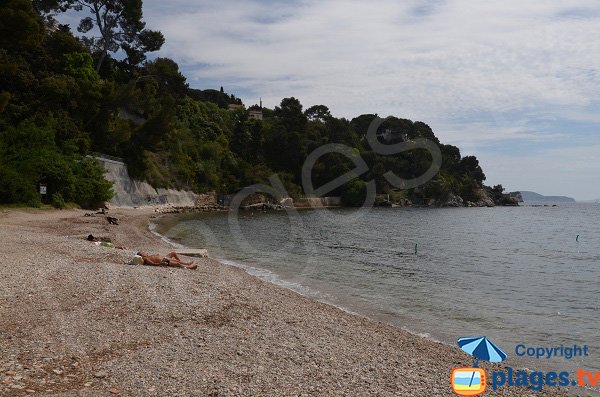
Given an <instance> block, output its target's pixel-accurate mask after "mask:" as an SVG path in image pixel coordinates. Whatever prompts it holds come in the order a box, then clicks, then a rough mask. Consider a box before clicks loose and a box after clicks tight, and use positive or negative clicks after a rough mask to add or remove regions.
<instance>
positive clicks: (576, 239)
mask: <svg viewBox="0 0 600 397" xmlns="http://www.w3.org/2000/svg"><path fill="white" fill-rule="evenodd" d="M575 241H577V242H579V234H578V235H577V237H575Z"/></svg>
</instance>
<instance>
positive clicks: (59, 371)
mask: <svg viewBox="0 0 600 397" xmlns="http://www.w3.org/2000/svg"><path fill="white" fill-rule="evenodd" d="M52 372H54V373H55V374H56V375H62V374H63V371H61V370H60V369H53V370H52Z"/></svg>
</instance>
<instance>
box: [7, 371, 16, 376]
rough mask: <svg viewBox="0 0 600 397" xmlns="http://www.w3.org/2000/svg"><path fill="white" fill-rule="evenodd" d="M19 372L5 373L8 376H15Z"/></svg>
mask: <svg viewBox="0 0 600 397" xmlns="http://www.w3.org/2000/svg"><path fill="white" fill-rule="evenodd" d="M16 374H17V373H16V372H15V371H6V373H5V374H4V375H6V376H15V375H16Z"/></svg>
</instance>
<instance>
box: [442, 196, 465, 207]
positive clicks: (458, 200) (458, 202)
mask: <svg viewBox="0 0 600 397" xmlns="http://www.w3.org/2000/svg"><path fill="white" fill-rule="evenodd" d="M463 206H464V204H463V199H462V197H460V196H457V195H455V194H453V193H450V194H449V195H448V198H447V199H446V200H445V201H444V202H442V203H441V204H440V207H463Z"/></svg>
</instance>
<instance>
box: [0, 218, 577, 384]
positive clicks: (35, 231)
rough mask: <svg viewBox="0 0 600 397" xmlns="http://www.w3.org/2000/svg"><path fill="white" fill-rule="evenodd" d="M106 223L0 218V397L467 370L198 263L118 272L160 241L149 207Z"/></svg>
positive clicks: (434, 375) (372, 326)
mask: <svg viewBox="0 0 600 397" xmlns="http://www.w3.org/2000/svg"><path fill="white" fill-rule="evenodd" d="M111 215H112V216H115V217H117V218H118V219H119V225H109V224H108V223H107V222H106V220H105V219H104V218H103V217H85V216H84V212H83V211H78V210H69V211H39V210H38V211H14V212H3V213H0V226H1V227H0V238H1V239H2V241H3V244H2V246H1V248H0V252H1V253H2V256H3V257H4V258H10V261H4V263H3V264H2V266H0V291H2V292H1V294H0V334H1V335H2V338H1V339H0V394H1V395H3V396H26V395H36V396H37V395H40V396H100V395H102V396H110V395H115V396H167V395H168V396H258V395H260V396H301V395H302V396H333V395H335V396H451V395H453V394H452V392H451V389H450V385H449V376H450V372H451V370H452V368H454V367H460V366H470V365H471V359H470V358H469V357H468V356H467V355H466V354H464V353H462V352H461V351H459V350H458V349H456V348H454V347H451V346H447V345H445V344H441V343H437V342H433V341H430V340H427V339H423V338H421V337H418V336H415V335H412V334H410V333H408V332H406V331H403V330H401V329H399V328H397V327H394V326H390V325H387V324H384V323H381V322H376V321H372V320H369V319H366V318H363V317H360V316H356V315H352V314H349V313H347V312H344V311H342V310H339V309H337V308H335V307H332V306H330V305H326V304H323V303H319V302H316V301H313V300H311V299H308V298H306V297H303V296H301V295H299V294H297V293H295V292H292V291H290V290H287V289H284V288H281V287H278V286H275V285H272V284H269V283H266V282H264V281H261V280H259V279H257V278H255V277H253V276H250V275H248V274H247V273H245V272H244V271H242V270H240V269H237V268H234V267H231V266H226V265H223V264H221V263H219V262H217V261H215V260H212V259H209V258H204V259H199V260H198V259H197V258H195V260H196V261H197V263H198V264H199V266H198V270H195V271H192V270H184V269H173V268H164V267H156V268H155V267H147V266H128V265H126V263H127V262H128V261H129V260H130V258H131V255H132V253H134V252H135V251H136V250H140V249H144V250H147V251H152V252H162V253H164V252H166V251H168V250H169V249H170V247H169V246H167V245H166V244H165V243H164V242H163V241H161V240H160V239H158V238H157V237H156V236H154V235H153V234H152V233H151V232H150V231H149V230H148V227H147V225H148V221H149V220H150V219H152V218H153V217H156V216H158V215H157V214H156V213H155V212H154V209H153V208H148V209H138V210H111ZM88 234H93V235H94V236H101V237H107V238H110V239H111V241H113V242H114V243H115V245H122V246H126V247H128V249H126V250H118V249H114V248H106V247H102V246H97V245H94V244H91V243H90V242H88V241H86V240H85V237H86V236H87V235H88ZM406 325H407V326H409V327H410V324H406ZM484 368H486V369H492V368H495V369H498V368H500V367H499V366H497V365H494V366H490V365H484ZM487 395H490V396H500V395H502V396H563V395H566V394H564V392H562V391H560V390H558V389H556V390H553V389H548V390H545V391H544V392H541V393H540V392H533V391H531V390H528V389H523V388H511V389H499V390H497V391H490V392H488V393H487Z"/></svg>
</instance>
